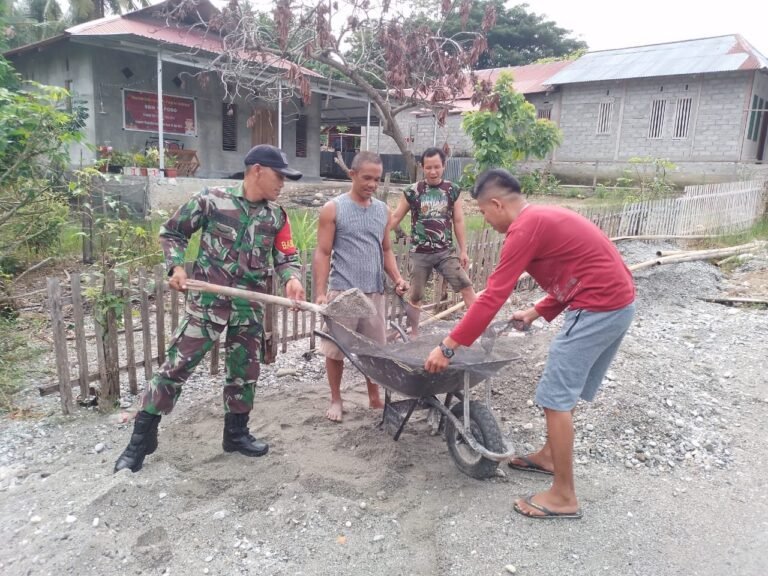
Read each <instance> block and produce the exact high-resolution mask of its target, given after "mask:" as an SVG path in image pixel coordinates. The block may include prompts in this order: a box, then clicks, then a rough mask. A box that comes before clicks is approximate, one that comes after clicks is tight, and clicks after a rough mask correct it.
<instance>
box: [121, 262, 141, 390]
mask: <svg viewBox="0 0 768 576" xmlns="http://www.w3.org/2000/svg"><path fill="white" fill-rule="evenodd" d="M122 294H123V323H124V324H125V356H126V362H127V364H128V366H127V368H128V389H129V390H130V392H131V394H137V393H138V391H139V387H138V383H137V382H136V343H135V342H134V337H133V301H132V299H131V277H130V276H128V277H127V278H126V279H125V282H124V283H123V292H122Z"/></svg>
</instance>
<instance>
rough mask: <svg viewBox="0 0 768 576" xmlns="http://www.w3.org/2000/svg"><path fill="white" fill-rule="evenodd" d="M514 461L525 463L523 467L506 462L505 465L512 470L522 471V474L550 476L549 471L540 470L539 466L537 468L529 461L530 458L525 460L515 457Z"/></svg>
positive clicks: (523, 457)
mask: <svg viewBox="0 0 768 576" xmlns="http://www.w3.org/2000/svg"><path fill="white" fill-rule="evenodd" d="M515 459H517V460H522V461H523V462H525V465H521V464H512V462H507V465H508V466H509V467H510V468H512V469H513V470H522V471H523V472H535V473H536V474H546V475H547V476H552V471H551V470H547V469H546V468H542V467H541V466H539V465H538V464H536V463H535V462H534V461H533V460H531V459H530V458H527V457H526V456H515Z"/></svg>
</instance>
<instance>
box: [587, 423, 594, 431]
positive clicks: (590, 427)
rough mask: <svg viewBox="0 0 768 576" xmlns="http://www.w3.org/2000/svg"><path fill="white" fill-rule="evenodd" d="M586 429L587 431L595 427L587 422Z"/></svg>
mask: <svg viewBox="0 0 768 576" xmlns="http://www.w3.org/2000/svg"><path fill="white" fill-rule="evenodd" d="M586 429H587V432H592V431H593V430H594V429H595V427H594V426H593V425H592V424H587V425H586Z"/></svg>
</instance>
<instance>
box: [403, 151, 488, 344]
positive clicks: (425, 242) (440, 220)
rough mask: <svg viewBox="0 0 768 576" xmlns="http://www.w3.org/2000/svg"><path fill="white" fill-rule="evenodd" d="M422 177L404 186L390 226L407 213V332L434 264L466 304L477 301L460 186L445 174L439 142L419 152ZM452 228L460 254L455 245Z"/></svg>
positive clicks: (415, 328) (413, 332)
mask: <svg viewBox="0 0 768 576" xmlns="http://www.w3.org/2000/svg"><path fill="white" fill-rule="evenodd" d="M421 165H422V167H423V168H424V180H422V181H420V182H417V183H416V184H413V185H411V186H409V187H408V188H406V189H405V191H404V192H403V197H402V198H401V199H400V202H399V204H398V205H397V208H395V212H394V213H393V214H392V219H391V222H390V228H391V229H392V230H395V229H397V227H398V225H399V224H400V222H401V221H402V220H403V218H404V217H405V215H406V214H407V213H408V212H409V211H410V213H411V266H412V271H411V279H410V280H411V281H410V284H411V292H410V295H409V300H410V304H411V306H408V307H407V310H406V315H407V317H408V324H409V325H410V326H411V335H412V336H416V335H418V326H419V316H420V313H421V300H422V298H423V297H424V289H425V288H426V285H427V282H428V281H429V278H430V276H432V270H437V271H438V273H439V274H440V275H442V276H443V278H445V280H446V281H447V282H448V283H449V284H450V285H451V288H452V289H453V290H454V292H459V293H460V294H461V296H462V298H463V299H464V303H465V304H466V306H467V308H469V306H470V305H471V304H472V302H474V301H475V297H476V296H475V291H474V289H473V288H472V282H471V281H470V280H469V276H467V273H466V271H465V270H466V268H467V267H468V266H469V257H468V256H467V242H466V236H465V231H464V209H463V206H462V204H461V198H459V195H460V194H461V190H460V189H459V187H458V186H456V184H454V183H453V182H450V181H448V180H443V172H444V171H445V153H444V152H443V151H442V150H440V149H439V148H428V149H427V150H425V151H424V153H423V154H422V155H421ZM453 232H455V233H456V242H457V244H458V248H459V254H458V256H457V255H456V253H455V251H454V249H453Z"/></svg>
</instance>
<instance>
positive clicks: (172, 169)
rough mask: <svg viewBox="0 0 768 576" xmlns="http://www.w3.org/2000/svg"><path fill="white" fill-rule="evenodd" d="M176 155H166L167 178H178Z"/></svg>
mask: <svg viewBox="0 0 768 576" xmlns="http://www.w3.org/2000/svg"><path fill="white" fill-rule="evenodd" d="M176 162H177V160H176V156H173V155H171V154H168V155H167V156H166V157H165V177H166V178H176V176H177V175H178V173H179V171H178V170H177V169H176Z"/></svg>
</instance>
